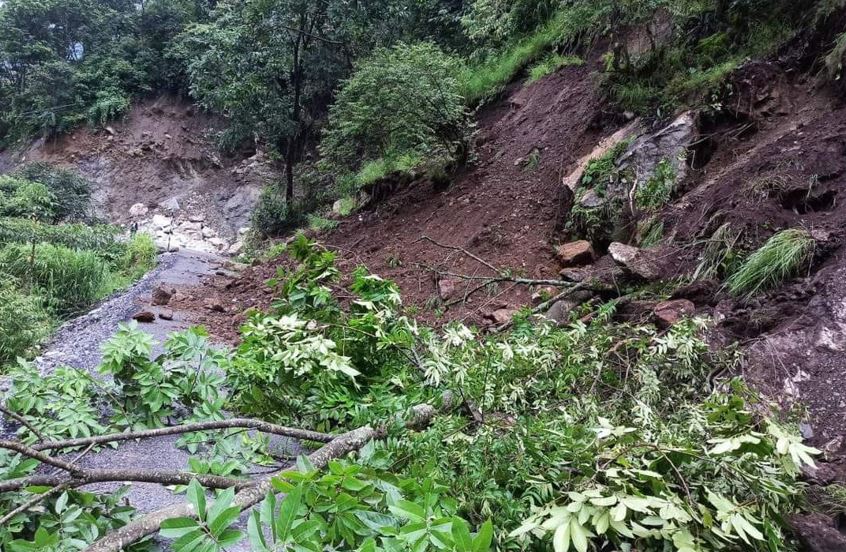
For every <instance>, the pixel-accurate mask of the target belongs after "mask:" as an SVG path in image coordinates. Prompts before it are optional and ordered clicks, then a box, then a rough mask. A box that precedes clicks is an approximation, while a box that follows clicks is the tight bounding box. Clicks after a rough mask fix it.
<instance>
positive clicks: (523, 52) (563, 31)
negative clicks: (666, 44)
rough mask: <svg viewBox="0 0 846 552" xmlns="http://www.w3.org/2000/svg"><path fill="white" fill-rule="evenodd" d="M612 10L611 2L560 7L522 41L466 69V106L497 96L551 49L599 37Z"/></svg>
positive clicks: (514, 42) (519, 39) (513, 43)
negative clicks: (594, 35) (590, 37)
mask: <svg viewBox="0 0 846 552" xmlns="http://www.w3.org/2000/svg"><path fill="white" fill-rule="evenodd" d="M611 11H612V3H611V2H605V1H600V2H588V1H582V0H578V1H575V2H571V3H567V4H566V5H564V6H562V8H561V9H560V10H559V11H558V12H557V13H556V14H555V15H554V16H552V17H551V18H550V19H549V20H548V21H546V22H545V23H542V24H540V25H539V26H538V27H537V29H534V30H532V32H531V33H529V34H528V35H527V36H525V37H524V38H518V39H517V40H515V41H513V42H512V43H510V44H508V45H506V46H504V47H503V48H501V49H499V50H497V51H495V52H493V53H492V54H491V55H489V56H487V57H486V58H484V59H483V60H481V61H480V62H478V63H475V64H473V65H472V66H470V67H468V69H467V70H466V71H465V75H464V78H463V79H462V80H463V89H464V97H465V99H466V101H467V103H468V104H471V105H473V104H477V103H480V102H482V101H484V100H485V99H487V98H490V97H492V96H494V95H496V94H498V93H499V92H500V91H501V90H502V89H503V88H504V87H505V85H507V84H508V83H509V82H511V81H512V80H514V78H515V77H516V76H517V75H519V74H520V72H521V71H522V70H523V69H524V68H525V67H527V66H528V65H529V64H531V63H532V62H534V61H536V60H538V59H540V58H541V57H542V56H543V55H544V54H545V53H546V52H548V51H549V50H551V49H552V48H554V47H556V46H559V45H564V44H567V43H568V42H570V41H573V42H577V41H578V40H581V39H585V40H589V37H588V36H584V35H591V34H594V33H596V34H598V33H599V31H600V30H601V28H602V24H603V22H604V21H605V20H606V18H607V17H608V15H610V13H611Z"/></svg>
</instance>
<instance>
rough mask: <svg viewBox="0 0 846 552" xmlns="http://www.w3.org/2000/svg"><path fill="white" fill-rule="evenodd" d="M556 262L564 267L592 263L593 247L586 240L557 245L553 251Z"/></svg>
mask: <svg viewBox="0 0 846 552" xmlns="http://www.w3.org/2000/svg"><path fill="white" fill-rule="evenodd" d="M555 252H556V254H557V256H558V260H559V261H560V262H561V264H562V266H564V267H573V266H583V265H586V264H590V263H592V262H593V258H594V255H595V254H594V251H593V246H592V245H591V244H590V242H589V241H587V240H579V241H574V242H570V243H565V244H564V245H559V246H558V248H556V250H555Z"/></svg>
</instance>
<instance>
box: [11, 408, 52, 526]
mask: <svg viewBox="0 0 846 552" xmlns="http://www.w3.org/2000/svg"><path fill="white" fill-rule="evenodd" d="M0 412H2V413H3V414H5V415H6V416H8V417H10V418H12V419H13V420H15V421H16V422H18V423H19V424H21V425H22V426H24V427H25V428H27V429H28V430H30V431H31V432H32V434H33V435H35V436H36V437H38V440H39V441H45V440H46V439H45V437H44V434H43V433H41V432H40V431H38V429H37V428H36V427H35V426H34V425H32V424H31V423H29V421H27V419H26V418H24V417H23V416H21V415H20V414H18V413H17V412H12V411H11V410H9V409H8V408H6V407H5V406H3V405H2V404H0ZM0 525H1V524H0Z"/></svg>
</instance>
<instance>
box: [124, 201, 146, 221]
mask: <svg viewBox="0 0 846 552" xmlns="http://www.w3.org/2000/svg"><path fill="white" fill-rule="evenodd" d="M149 211H150V210H149V209H148V208H147V206H146V205H144V204H143V203H136V204H135V205H133V206H132V207H130V208H129V216H130V217H133V218H139V217H143V216H144V215H146V214H147V213H148V212H149Z"/></svg>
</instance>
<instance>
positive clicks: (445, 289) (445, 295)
mask: <svg viewBox="0 0 846 552" xmlns="http://www.w3.org/2000/svg"><path fill="white" fill-rule="evenodd" d="M460 284H461V282H459V281H458V280H455V279H452V278H441V279H440V280H438V297H440V298H441V301H449V300H451V299H454V298H455V296H456V295H457V294H458V288H459V286H460Z"/></svg>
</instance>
